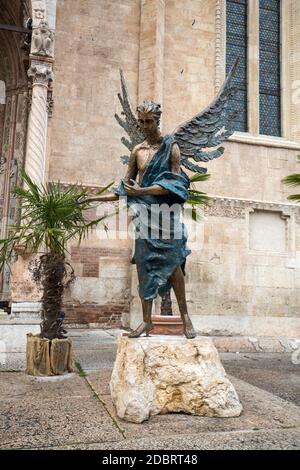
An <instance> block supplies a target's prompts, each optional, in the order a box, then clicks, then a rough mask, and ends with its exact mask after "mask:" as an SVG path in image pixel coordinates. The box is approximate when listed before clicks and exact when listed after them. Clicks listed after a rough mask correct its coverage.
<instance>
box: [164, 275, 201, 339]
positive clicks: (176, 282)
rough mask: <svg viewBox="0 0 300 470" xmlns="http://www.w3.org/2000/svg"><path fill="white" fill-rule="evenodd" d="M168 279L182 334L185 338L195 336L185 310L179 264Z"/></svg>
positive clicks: (183, 289) (182, 280)
mask: <svg viewBox="0 0 300 470" xmlns="http://www.w3.org/2000/svg"><path fill="white" fill-rule="evenodd" d="M170 281H171V284H172V287H173V289H174V292H175V295H176V299H177V302H178V307H179V310H180V315H181V318H182V321H183V331H184V334H185V336H186V337H187V338H195V337H196V336H197V335H196V332H195V330H194V328H193V325H192V322H191V319H190V317H189V314H188V311H187V305H186V298H185V282H184V275H183V272H182V269H181V267H180V266H178V268H176V269H175V271H174V272H173V274H172V276H171V277H170Z"/></svg>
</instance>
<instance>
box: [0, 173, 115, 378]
mask: <svg viewBox="0 0 300 470" xmlns="http://www.w3.org/2000/svg"><path fill="white" fill-rule="evenodd" d="M23 179H24V182H25V185H24V187H17V188H15V190H14V193H15V195H16V197H17V198H18V199H19V200H20V203H21V208H22V212H21V215H20V223H19V225H13V226H10V227H9V236H8V237H7V238H5V239H2V240H0V269H2V268H3V266H4V264H5V263H7V262H8V260H9V259H10V257H11V254H12V252H13V251H14V250H15V251H17V252H18V253H19V254H20V252H23V253H27V254H32V255H33V254H38V255H39V256H38V257H37V258H36V261H35V262H34V264H33V266H32V267H31V271H32V273H33V278H34V280H35V281H37V282H39V283H40V285H41V291H42V298H41V306H42V310H41V317H42V321H41V333H40V334H39V335H31V334H29V335H28V336H27V369H26V372H27V373H28V374H30V375H58V374H62V373H64V372H67V371H72V370H73V354H72V342H71V339H70V338H67V337H66V335H65V333H66V331H65V330H64V327H63V314H62V302H63V293H64V289H65V288H66V287H67V286H68V285H69V284H70V282H72V280H73V279H74V271H73V269H72V266H71V265H70V264H69V263H68V262H67V260H66V254H67V244H68V242H69V241H70V240H71V239H75V238H76V239H78V242H79V243H80V242H81V240H82V239H83V238H85V237H86V236H87V235H88V234H89V232H90V231H91V230H92V229H93V228H94V227H95V226H96V225H97V224H98V223H99V222H100V221H101V220H103V219H104V218H105V216H102V217H100V218H97V219H94V220H88V219H87V218H86V217H85V215H84V212H85V210H86V209H89V208H90V207H91V202H89V201H88V197H87V191H86V190H85V189H83V188H82V187H80V186H76V185H72V186H68V187H64V186H63V185H61V184H60V183H46V184H45V185H40V186H39V185H37V184H36V183H35V182H34V181H32V179H31V178H30V177H29V175H28V174H26V173H23ZM110 186H111V185H108V186H107V187H105V188H103V189H102V190H101V191H99V193H98V194H101V193H103V192H104V191H106V189H108V188H109V187H110ZM41 252H42V254H41Z"/></svg>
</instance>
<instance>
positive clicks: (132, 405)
mask: <svg viewBox="0 0 300 470" xmlns="http://www.w3.org/2000/svg"><path fill="white" fill-rule="evenodd" d="M110 391H111V395H112V399H113V402H114V404H115V407H116V410H117V414H118V416H119V417H120V418H122V419H124V420H126V421H131V422H135V423H141V422H143V421H145V420H146V419H148V418H149V417H150V416H153V415H157V414H166V413H172V412H173V413H179V412H185V413H189V414H193V415H199V416H218V417H223V418H225V417H234V416H239V415H240V414H241V412H242V405H241V403H240V401H239V398H238V396H237V393H236V391H235V389H234V387H233V385H232V384H231V383H230V381H229V380H228V378H227V377H226V373H225V370H224V368H223V366H222V364H221V361H220V359H219V355H218V352H217V350H216V348H215V346H214V345H213V342H212V340H211V339H210V338H204V337H197V338H195V339H193V340H190V339H186V338H184V337H175V336H168V337H166V336H156V337H148V338H146V337H142V338H136V339H131V338H128V337H126V336H119V338H118V351H117V358H116V361H115V365H114V369H113V373H112V377H111V381H110Z"/></svg>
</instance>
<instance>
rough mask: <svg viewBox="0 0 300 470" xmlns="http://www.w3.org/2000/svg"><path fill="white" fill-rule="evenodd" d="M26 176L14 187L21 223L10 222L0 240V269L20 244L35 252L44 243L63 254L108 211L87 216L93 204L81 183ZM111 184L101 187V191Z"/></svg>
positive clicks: (53, 251) (49, 249) (53, 252)
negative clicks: (35, 179) (38, 180)
mask: <svg viewBox="0 0 300 470" xmlns="http://www.w3.org/2000/svg"><path fill="white" fill-rule="evenodd" d="M23 180H24V183H25V184H24V187H17V188H15V190H14V194H15V195H16V196H17V197H18V198H19V200H20V202H21V207H22V212H21V218H20V223H19V224H17V225H11V226H9V227H8V229H9V232H10V234H9V236H8V237H7V238H6V239H4V240H0V269H1V268H2V267H3V265H4V264H5V262H7V260H8V259H9V257H10V256H11V253H12V251H13V249H14V247H15V246H16V245H17V244H21V245H22V246H23V247H24V249H25V250H26V251H28V252H32V253H36V252H38V251H39V250H40V249H41V247H43V248H44V249H45V250H46V251H47V252H49V253H52V254H57V255H64V254H65V252H66V251H67V243H68V241H69V240H70V239H72V238H76V237H78V238H79V241H81V240H82V239H83V238H85V237H86V236H87V235H88V234H89V232H90V231H91V230H92V229H93V228H95V227H96V226H97V224H98V223H99V222H101V221H102V220H103V219H105V218H106V215H104V216H102V217H99V218H96V219H93V220H90V219H87V218H86V216H85V211H86V210H87V209H90V208H91V207H93V206H92V204H91V203H90V202H88V193H87V190H86V189H84V188H82V187H81V186H78V185H70V186H68V187H67V188H66V187H64V186H63V185H62V184H60V183H59V182H58V183H53V182H50V183H46V184H45V185H40V186H39V185H37V184H36V183H34V182H33V181H32V179H31V178H30V176H29V175H28V174H26V173H25V172H23ZM112 184H113V183H110V184H109V185H107V186H106V187H105V188H102V189H101V190H100V194H101V193H103V192H105V191H106V190H107V189H108V188H109V187H110V186H111V185H112ZM79 202H80V204H78V203H79Z"/></svg>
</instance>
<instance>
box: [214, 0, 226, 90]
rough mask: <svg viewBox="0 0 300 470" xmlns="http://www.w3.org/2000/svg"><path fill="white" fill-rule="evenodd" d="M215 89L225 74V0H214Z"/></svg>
mask: <svg viewBox="0 0 300 470" xmlns="http://www.w3.org/2000/svg"><path fill="white" fill-rule="evenodd" d="M215 25H216V49H215V51H216V52H215V54H216V60H215V91H216V93H218V92H219V91H220V88H221V85H222V83H223V81H224V80H225V75H226V0H217V1H216V23H215Z"/></svg>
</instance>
